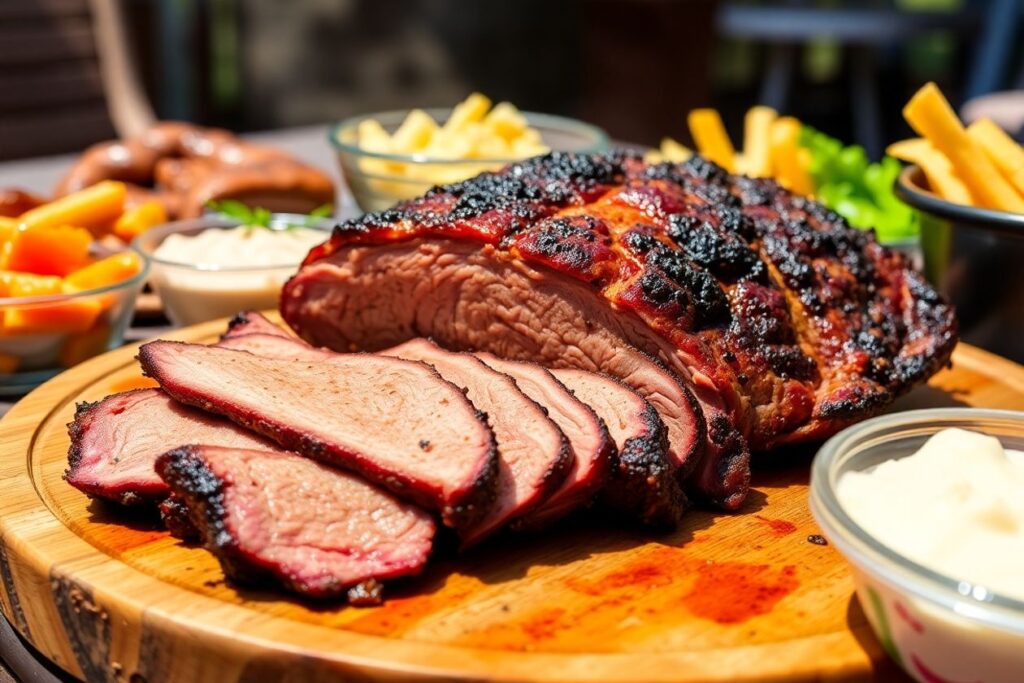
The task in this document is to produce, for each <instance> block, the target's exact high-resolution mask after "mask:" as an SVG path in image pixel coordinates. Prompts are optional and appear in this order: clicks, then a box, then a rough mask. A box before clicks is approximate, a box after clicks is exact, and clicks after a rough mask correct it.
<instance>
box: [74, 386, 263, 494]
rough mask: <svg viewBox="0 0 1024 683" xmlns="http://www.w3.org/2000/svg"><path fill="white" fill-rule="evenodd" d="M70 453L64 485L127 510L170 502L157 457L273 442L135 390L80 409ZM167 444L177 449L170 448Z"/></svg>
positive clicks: (157, 392)
mask: <svg viewBox="0 0 1024 683" xmlns="http://www.w3.org/2000/svg"><path fill="white" fill-rule="evenodd" d="M68 433H69V434H70V436H71V447H70V449H69V450H68V469H67V471H66V472H65V473H64V479H65V480H67V482H68V483H69V484H71V485H72V486H74V487H75V488H77V489H79V490H80V491H83V492H85V493H87V494H89V495H91V496H96V497H99V498H106V499H108V500H112V501H115V502H117V503H121V504H124V505H133V504H138V503H143V502H151V503H155V502H157V501H160V500H162V499H164V498H166V497H167V494H168V493H169V490H168V488H167V485H166V484H165V483H164V482H163V481H162V480H161V479H160V477H159V476H157V473H156V470H155V469H154V464H155V463H156V459H157V456H159V455H160V454H161V453H163V452H164V451H166V450H167V448H168V447H169V446H175V445H179V444H185V443H195V442H201V443H207V444H210V445H212V446H231V447H237V448H267V447H269V442H268V441H266V440H265V439H263V438H261V437H259V436H258V435H256V434H253V433H251V432H249V431H247V430H244V429H240V428H239V427H236V426H235V425H234V424H233V423H231V422H229V421H228V420H224V419H222V418H220V417H217V416H214V415H209V414H208V413H205V412H203V411H201V410H196V409H194V408H190V407H188V406H183V405H181V404H179V403H177V402H175V401H174V400H172V399H171V397H170V396H168V395H167V394H165V393H164V392H162V391H160V390H159V389H136V390H134V391H127V392H124V393H121V394H114V395H112V396H108V397H106V398H104V399H103V400H101V401H97V402H96V403H91V404H89V403H82V404H79V405H78V408H77V410H76V411H75V419H74V421H73V422H71V423H70V424H69V425H68ZM168 439H172V440H176V443H170V444H169V443H168Z"/></svg>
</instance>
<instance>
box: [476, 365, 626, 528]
mask: <svg viewBox="0 0 1024 683" xmlns="http://www.w3.org/2000/svg"><path fill="white" fill-rule="evenodd" d="M476 356H477V358H479V359H480V360H482V361H483V362H484V363H486V364H487V365H488V366H490V367H492V368H494V369H495V370H497V371H499V372H501V373H504V374H506V375H508V376H509V377H511V378H512V379H513V380H515V383H516V385H517V386H518V388H519V390H520V391H521V392H523V393H524V394H526V396H527V397H528V398H530V399H532V400H533V401H536V402H537V404H538V405H540V406H541V407H542V408H543V409H544V410H545V411H547V414H548V417H549V418H551V420H552V421H553V422H554V423H555V424H556V425H558V428H559V429H561V430H562V433H563V434H565V437H566V439H568V443H569V449H570V452H571V456H572V466H571V467H570V468H569V471H568V474H566V476H565V480H564V481H563V482H562V485H561V486H559V487H558V489H557V490H555V492H554V493H552V494H551V495H550V496H548V498H547V500H545V501H544V502H543V503H541V504H540V505H539V506H537V507H536V508H535V509H534V510H531V511H530V512H529V513H527V515H526V516H525V517H523V518H521V519H520V520H519V522H518V523H517V524H518V526H520V527H524V528H525V527H543V526H546V525H547V524H549V523H551V522H553V521H555V520H557V519H558V518H559V517H563V516H565V515H567V514H569V513H570V512H572V511H573V510H575V509H577V508H579V507H583V506H585V505H587V504H589V503H590V502H591V501H592V500H593V499H594V497H595V495H596V494H597V493H598V492H599V491H600V490H601V489H602V488H604V485H605V483H606V482H607V480H608V475H609V474H610V473H611V469H612V461H613V460H614V459H615V445H614V444H613V443H612V440H611V437H610V436H609V435H608V429H607V428H606V427H605V425H604V421H603V420H601V418H600V417H598V416H597V413H595V412H594V411H593V410H592V409H591V408H590V406H588V405H587V404H585V403H583V402H582V401H580V400H578V399H577V398H576V397H575V396H574V395H573V393H572V392H571V391H569V390H568V389H567V388H566V387H565V385H564V384H562V383H561V382H559V381H558V380H557V379H555V376H554V375H552V374H551V372H550V371H549V370H547V369H546V368H542V367H541V366H539V365H536V364H534V363H519V362H516V361H508V360H503V359H501V358H498V357H497V356H494V355H492V354H489V353H488V354H476Z"/></svg>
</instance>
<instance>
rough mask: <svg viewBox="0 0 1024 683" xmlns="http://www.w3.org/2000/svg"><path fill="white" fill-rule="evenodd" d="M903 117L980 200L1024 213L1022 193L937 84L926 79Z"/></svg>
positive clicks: (908, 104)
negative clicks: (969, 129)
mask: <svg viewBox="0 0 1024 683" xmlns="http://www.w3.org/2000/svg"><path fill="white" fill-rule="evenodd" d="M903 117H904V118H905V119H906V120H907V123H909V124H910V126H911V128H913V129H914V130H915V131H917V133H918V134H919V135H921V136H923V137H925V138H927V139H928V141H929V142H931V143H932V145H934V146H935V148H936V149H938V150H939V151H940V152H942V153H943V154H944V155H946V157H947V158H948V159H949V161H950V162H951V163H952V165H953V170H954V171H955V172H956V174H957V175H958V176H959V177H960V178H961V179H962V180H963V181H964V184H965V185H966V186H967V189H968V190H969V191H970V193H971V196H972V197H974V199H975V200H976V201H977V202H978V203H979V204H981V205H982V206H984V207H987V208H991V209H999V210H1001V211H1013V212H1016V213H1024V197H1022V196H1021V195H1020V194H1019V193H1018V192H1017V190H1015V189H1014V187H1013V185H1011V184H1010V183H1009V181H1007V180H1006V179H1005V178H1004V177H1003V176H1002V174H1001V173H1000V172H999V170H998V169H997V168H996V167H995V165H994V164H993V163H992V162H991V161H990V160H989V158H988V156H987V155H986V154H985V152H984V151H982V149H981V147H980V146H979V145H978V144H977V143H976V142H975V141H974V140H973V139H972V138H971V137H970V136H969V135H967V131H965V130H964V127H963V124H961V123H960V119H958V118H957V116H956V114H955V113H954V112H953V108H952V107H950V106H949V102H947V101H946V98H945V97H943V96H942V93H941V92H939V88H938V86H936V85H935V84H934V83H928V84H927V85H925V86H924V87H922V88H921V89H920V90H918V91H917V93H915V95H914V96H913V97H912V98H910V102H908V103H907V106H905V107H904V108H903Z"/></svg>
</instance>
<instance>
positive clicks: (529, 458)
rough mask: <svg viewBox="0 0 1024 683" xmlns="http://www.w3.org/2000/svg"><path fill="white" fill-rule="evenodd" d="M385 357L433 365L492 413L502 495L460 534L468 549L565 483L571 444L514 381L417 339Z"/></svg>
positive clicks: (428, 447) (432, 445)
mask: <svg viewBox="0 0 1024 683" xmlns="http://www.w3.org/2000/svg"><path fill="white" fill-rule="evenodd" d="M381 353H382V355H385V356H394V357H397V358H404V359H407V360H415V361H422V362H424V363H428V364H430V365H431V366H432V367H434V368H435V369H437V371H438V372H439V373H441V376H442V377H444V378H445V379H447V380H448V381H450V382H453V383H454V384H455V385H456V386H459V387H462V388H463V389H464V390H465V392H466V397H467V398H469V400H470V401H472V402H473V405H475V406H476V407H477V408H478V409H479V410H482V411H483V412H484V414H486V415H487V419H488V420H489V422H490V424H491V427H492V428H493V429H494V435H495V437H496V439H497V443H498V481H497V495H496V497H495V500H494V503H493V504H492V505H491V507H490V509H489V510H488V511H487V512H486V513H485V514H484V515H483V517H482V518H480V519H479V520H477V522H476V523H475V524H473V525H471V526H468V527H466V528H464V529H462V530H461V535H462V540H463V544H464V545H467V546H468V545H472V544H474V543H477V542H479V541H480V540H481V539H483V538H485V537H486V536H488V535H490V534H492V533H494V532H495V531H497V530H498V529H500V528H501V527H502V526H504V525H505V524H507V523H508V522H509V521H510V520H513V519H516V518H518V517H522V516H523V515H524V514H526V513H528V512H530V511H531V510H533V509H534V508H536V507H537V506H538V505H540V504H541V503H542V502H543V501H545V500H546V499H547V498H548V497H549V496H550V495H551V494H552V493H553V492H554V491H555V490H556V489H557V488H558V487H559V485H560V484H561V483H562V481H563V480H564V479H565V477H566V475H567V474H568V472H569V469H570V468H571V467H572V465H573V462H572V457H573V454H572V451H571V450H570V449H569V442H568V440H567V439H566V437H565V435H564V434H563V433H562V431H561V430H560V429H559V428H558V425H556V424H555V423H554V422H553V421H552V420H551V419H550V418H549V417H548V416H547V414H546V412H545V411H544V409H543V408H542V407H541V406H540V405H539V404H538V403H537V402H536V401H534V400H533V399H531V398H530V397H528V396H527V395H526V394H524V393H523V392H521V391H520V390H519V387H518V386H517V385H516V382H515V380H514V379H512V378H511V377H509V376H508V375H506V374H504V373H501V372H498V371H497V370H494V369H492V368H490V367H488V366H487V365H486V364H485V363H483V362H482V361H481V360H480V359H479V358H476V357H475V356H471V355H469V354H465V353H452V352H450V351H445V350H444V349H442V348H440V347H439V346H437V345H436V344H434V343H432V342H430V341H428V340H426V339H414V340H412V341H409V342H407V343H405V344H402V345H401V346H396V347H394V348H391V349H388V350H386V351H382V352H381ZM424 448H425V449H426V450H428V451H433V449H435V448H437V449H440V450H439V451H438V452H440V453H443V452H444V450H443V449H444V445H443V444H436V443H433V442H430V441H429V440H428V441H427V442H426V444H425V445H424ZM445 457H446V456H445Z"/></svg>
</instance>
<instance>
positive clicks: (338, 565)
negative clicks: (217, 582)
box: [156, 446, 435, 598]
mask: <svg viewBox="0 0 1024 683" xmlns="http://www.w3.org/2000/svg"><path fill="white" fill-rule="evenodd" d="M156 469H157V471H158V472H159V474H160V476H161V477H162V478H163V479H164V480H165V481H166V482H167V483H168V485H169V486H170V488H171V489H172V490H173V491H174V495H175V496H176V497H177V498H178V499H180V500H182V501H184V504H185V507H186V508H187V510H188V514H189V520H190V521H191V523H192V525H193V526H194V527H195V529H197V530H198V533H199V535H200V536H201V538H202V541H203V545H204V546H205V547H206V548H207V549H209V550H210V551H211V552H212V553H213V554H214V555H216V556H217V559H218V560H220V562H221V565H222V566H223V567H224V572H225V574H227V575H228V576H229V577H231V578H232V579H233V580H235V581H236V582H239V583H242V584H253V583H260V582H262V581H263V580H264V579H265V578H267V577H270V578H272V579H274V580H276V581H278V582H280V583H282V584H283V585H285V586H286V587H287V588H289V589H290V590H293V591H295V592H296V593H299V594H301V595H307V596H310V597H315V598H326V597H333V596H335V595H339V594H344V593H345V592H346V591H347V590H348V589H349V588H350V587H352V586H355V585H357V584H361V583H363V582H366V581H379V580H387V579H392V578H396V577H399V576H407V575H410V574H416V573H418V572H419V571H420V570H421V569H422V568H423V566H424V565H425V564H426V562H427V558H428V557H429V555H430V550H431V547H432V544H433V539H434V533H435V528H434V522H433V519H432V518H431V517H430V515H429V514H427V513H426V512H424V511H422V510H420V509H419V508H416V507H414V506H412V505H409V504H406V503H403V502H401V501H399V500H397V499H396V498H395V497H394V496H392V495H391V494H389V493H387V492H385V491H383V490H382V489H379V488H377V487H376V486H372V485H370V484H368V483H366V482H365V481H364V480H363V479H361V478H360V477H357V476H355V475H352V474H349V473H346V472H343V471H341V470H338V469H335V468H332V467H327V466H324V465H322V464H320V463H317V462H314V461H312V460H309V459H308V458H304V457H302V456H299V455H297V454H295V453H287V452H284V451H280V450H276V451H268V450H251V449H242V448H223V447H217V446H184V447H181V448H176V449H174V450H171V451H169V452H167V453H165V454H163V455H161V456H160V458H159V459H158V460H157V462H156ZM364 586H365V584H364Z"/></svg>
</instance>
